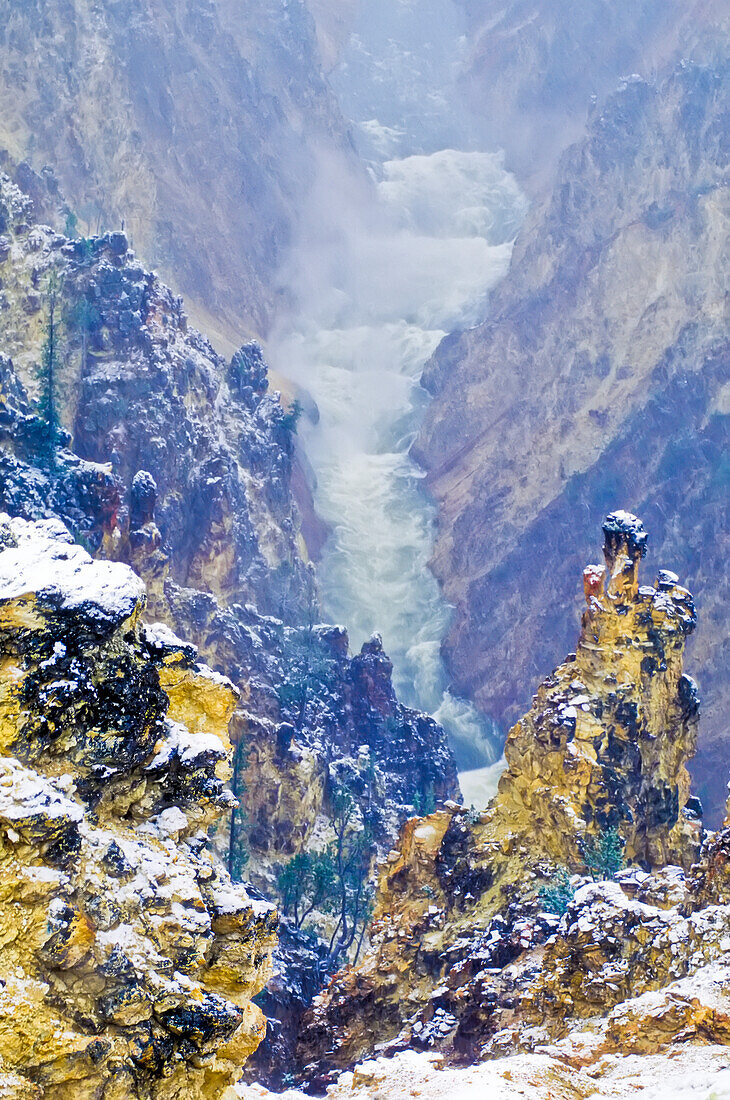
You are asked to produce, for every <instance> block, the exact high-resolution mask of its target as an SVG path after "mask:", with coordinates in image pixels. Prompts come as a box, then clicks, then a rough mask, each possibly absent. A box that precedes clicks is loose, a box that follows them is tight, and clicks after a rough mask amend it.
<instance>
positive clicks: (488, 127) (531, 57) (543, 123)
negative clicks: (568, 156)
mask: <svg viewBox="0 0 730 1100" xmlns="http://www.w3.org/2000/svg"><path fill="white" fill-rule="evenodd" d="M457 3H458V5H459V7H460V8H462V9H463V11H464V14H465V16H466V20H467V24H468V36H467V38H468V47H467V50H466V59H465V64H464V71H463V73H462V76H461V81H462V85H463V90H464V92H465V94H466V97H467V101H468V102H469V103H470V105H471V106H472V108H473V110H474V112H475V114H477V116H479V117H480V118H481V120H482V126H483V128H484V130H485V133H486V135H487V136H488V139H489V140H490V141H491V142H492V143H494V144H497V145H499V146H500V147H502V148H504V149H505V150H506V153H507V159H508V163H509V166H510V168H512V170H514V171H515V172H516V173H517V174H518V176H519V178H520V180H521V182H522V184H523V186H525V187H527V188H528V190H530V191H532V192H533V193H535V192H540V191H541V190H542V189H543V188H544V187H545V186H548V187H550V186H552V183H553V174H554V171H555V167H556V164H557V161H558V158H559V157H560V154H561V153H562V152H563V150H564V149H565V147H566V146H567V145H568V144H570V143H571V142H573V141H576V140H577V139H579V138H580V137H582V135H583V133H584V131H585V127H586V122H587V118H588V115H589V112H590V110H591V106H592V104H595V102H596V101H598V102H603V100H604V99H605V98H606V96H607V95H610V94H611V93H612V92H613V91H614V90H615V88H616V85H617V84H618V82H619V80H621V79H622V78H625V77H627V76H629V75H630V74H631V73H641V74H643V75H646V76H649V75H651V74H652V73H655V72H658V71H660V70H661V69H662V68H663V67H664V66H665V65H666V64H668V63H669V62H671V61H672V59H674V60H675V61H676V60H678V59H679V57H687V56H690V55H691V51H693V50H697V51H700V52H703V51H705V50H706V49H707V48H710V49H712V42H713V39H716V38H717V36H718V32H719V30H720V28H723V27H724V31H725V33H727V30H728V28H729V27H730V23H728V15H727V10H726V7H725V5H724V4H723V3H722V0H692V2H690V3H686V2H681V0H668V2H667V0H638V2H634V3H621V2H618V3H616V2H612V0H567V2H566V0H540V3H536V2H535V0H508V2H507V3H505V2H504V0H487V2H486V3H485V2H484V0H457Z"/></svg>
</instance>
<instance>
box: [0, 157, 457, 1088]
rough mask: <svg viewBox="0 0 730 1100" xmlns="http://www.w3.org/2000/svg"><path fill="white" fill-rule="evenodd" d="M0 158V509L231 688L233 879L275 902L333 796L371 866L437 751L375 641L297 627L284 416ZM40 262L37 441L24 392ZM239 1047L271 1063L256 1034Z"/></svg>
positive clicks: (109, 242)
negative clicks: (289, 866) (54, 338)
mask: <svg viewBox="0 0 730 1100" xmlns="http://www.w3.org/2000/svg"><path fill="white" fill-rule="evenodd" d="M5 166H6V168H7V169H8V171H7V173H6V174H5V175H3V176H0V219H1V220H2V231H3V238H2V239H3V241H4V242H5V243H4V245H3V247H2V248H1V249H0V279H2V287H1V288H0V303H1V304H2V309H1V310H0V507H2V508H4V509H6V510H7V511H8V512H9V513H11V514H12V515H14V516H19V517H22V518H24V519H26V520H39V519H43V520H49V521H55V520H57V519H61V520H62V521H63V522H64V523H65V524H67V525H68V526H69V527H70V529H71V530H72V531H73V533H74V534H75V535H76V537H77V538H78V539H80V540H83V542H84V545H85V546H86V547H87V548H88V549H89V550H90V551H91V552H92V553H93V554H94V555H96V556H98V557H103V558H109V559H114V560H116V561H119V562H124V563H126V564H129V565H131V566H132V567H133V568H134V570H135V572H136V573H137V574H138V575H139V576H141V577H142V578H143V580H144V582H145V584H146V588H147V605H146V609H145V611H144V617H145V618H146V619H147V621H148V622H151V623H154V624H155V638H156V639H158V640H160V644H161V645H162V651H161V652H164V647H165V645H170V646H172V647H173V650H174V649H175V647H177V648H180V647H182V650H183V651H184V652H185V654H187V659H188V660H190V661H196V660H197V659H198V657H200V658H201V659H203V660H205V661H207V662H208V664H210V665H211V666H212V667H214V668H215V669H216V670H217V671H218V672H219V673H222V674H225V675H226V676H228V677H230V678H231V679H232V680H233V681H234V682H235V684H236V686H237V688H238V691H239V695H238V697H237V700H236V703H235V706H234V709H233V715H232V718H231V722H230V735H231V739H232V741H233V742H234V745H235V755H234V776H233V778H232V785H233V787H234V789H235V791H236V793H237V794H238V795H239V796H240V798H241V802H242V806H241V809H240V811H236V813H235V816H232V814H231V813H228V814H226V815H225V816H224V817H223V818H222V819H220V821H219V824H218V827H217V829H216V835H215V838H214V843H215V845H216V848H217V850H218V851H219V852H220V853H221V855H223V856H225V858H226V859H227V860H228V863H229V867H230V869H231V870H232V872H233V873H234V875H236V876H240V875H241V874H245V875H246V877H247V878H248V879H250V880H251V881H252V882H253V883H254V884H255V886H256V887H258V888H259V890H260V891H262V892H263V894H264V895H265V896H266V897H268V898H275V897H276V894H277V886H276V879H277V874H278V871H279V870H280V868H281V865H282V864H283V863H284V862H285V861H286V860H288V859H290V858H292V856H294V855H296V854H298V853H299V852H301V851H303V850H306V849H307V848H308V847H309V846H310V845H311V844H312V843H315V844H320V845H321V844H323V843H326V842H327V840H328V837H329V835H330V834H329V832H328V829H330V822H331V815H332V806H333V795H334V792H335V791H338V792H341V791H343V790H345V791H346V792H348V794H349V796H351V797H352V798H353V799H354V802H355V805H356V811H355V812H356V816H357V818H358V821H359V822H360V823H361V824H363V825H365V826H367V828H368V830H369V834H370V836H371V837H372V843H373V852H372V857H373V859H375V858H376V856H377V855H378V853H380V854H382V853H383V852H384V851H387V850H388V849H389V848H390V846H391V845H392V843H393V841H394V839H395V837H396V836H397V834H398V830H399V828H400V826H401V825H402V823H403V822H404V821H405V820H406V819H407V818H408V817H409V816H411V815H412V814H413V813H414V807H415V806H420V807H423V806H425V805H433V804H434V803H435V802H437V801H438V800H442V799H448V798H450V797H453V796H456V795H458V783H457V778H456V771H455V767H454V762H453V758H452V755H451V752H450V750H449V748H448V745H447V741H446V736H445V733H444V731H443V730H442V729H441V728H440V727H439V726H438V725H437V724H436V723H435V722H434V721H433V720H432V719H431V718H429V717H428V716H426V715H423V714H419V713H417V712H415V711H412V710H410V709H408V708H405V707H403V706H402V705H401V704H400V702H399V701H398V699H397V698H396V695H395V692H394V690H393V686H392V680H391V673H392V667H391V664H390V661H389V660H388V657H387V655H386V654H385V653H384V652H383V649H382V645H381V643H380V640H379V638H377V636H376V637H374V638H373V639H372V640H371V641H370V642H368V643H366V644H365V645H364V646H363V648H362V652H361V653H359V654H356V655H350V653H349V651H348V639H347V634H346V632H345V631H344V630H343V629H342V628H340V627H336V626H331V625H327V624H321V623H319V622H318V608H317V595H316V586H315V578H314V575H313V573H312V571H311V568H310V567H308V566H307V565H306V564H305V561H304V558H303V545H302V540H301V537H300V521H299V514H298V509H297V507H296V505H295V503H294V501H293V494H292V464H293V439H292V429H291V425H290V422H289V421H288V420H287V416H286V414H285V412H284V409H283V408H282V406H281V404H280V402H279V400H278V397H277V395H275V394H270V393H268V376H267V369H266V365H265V363H264V360H263V358H262V355H261V351H260V349H259V348H258V346H257V345H255V344H247V345H244V346H243V347H242V348H241V349H239V351H238V352H237V353H236V354H235V355H234V356H233V357H232V358H231V360H230V361H225V360H224V359H222V358H221V357H220V356H219V355H217V354H216V353H215V351H214V350H213V348H212V347H211V345H210V344H209V343H208V341H206V340H205V339H204V338H203V337H202V336H201V335H200V334H199V333H198V332H196V331H195V329H193V328H192V326H190V325H189V324H188V321H187V317H186V315H185V312H184V310H183V307H182V303H181V300H180V299H179V298H177V297H176V296H175V295H173V294H172V293H171V292H170V291H169V290H168V289H167V288H166V287H165V286H164V285H163V284H162V283H161V282H160V280H159V279H158V278H157V277H156V276H155V275H154V274H153V273H150V272H147V271H145V270H144V269H143V268H142V267H141V265H140V264H139V263H138V261H137V259H136V257H135V255H134V253H132V252H131V251H130V250H129V248H128V242H127V240H126V238H125V236H124V235H123V234H121V233H114V234H104V235H102V236H100V237H93V238H89V239H84V240H83V241H72V240H69V239H68V238H66V237H65V236H64V235H63V234H60V233H57V232H55V231H54V230H53V229H52V228H51V227H50V226H48V225H45V224H41V223H39V222H38V221H37V220H36V219H37V217H38V216H39V215H40V214H43V216H44V217H47V218H48V219H49V220H51V221H52V220H53V215H54V203H56V205H57V201H58V200H57V196H55V194H54V192H53V189H52V188H51V189H50V190H49V187H48V180H47V179H44V178H42V177H37V176H34V175H33V173H32V172H31V171H30V170H29V169H28V168H27V166H26V167H23V166H17V165H14V164H13V163H12V162H11V161H9V160H8V159H6V161H5ZM11 176H12V178H11ZM21 185H22V186H21ZM31 196H32V198H31ZM51 275H55V278H56V282H57V285H58V290H57V297H58V300H57V311H56V315H57V318H58V319H59V320H60V324H59V329H58V335H59V337H60V339H59V344H58V347H59V355H58V363H57V370H56V385H55V387H54V393H55V398H56V412H57V415H58V418H59V422H60V429H59V438H58V446H57V447H55V448H53V447H50V446H49V440H48V426H47V421H46V419H45V418H44V416H43V415H42V414H41V411H40V409H39V405H38V401H37V397H38V393H39V388H40V377H39V376H40V370H39V364H40V363H41V362H42V355H43V343H44V340H45V339H46V335H47V321H48V312H49V310H48V304H49V303H48V299H49V293H50V286H51V281H50V280H51ZM166 632H167V633H166ZM176 636H179V637H182V638H184V639H185V644H184V645H183V643H182V642H179V641H178V640H177V637H176ZM165 639H167V640H166V641H165ZM150 644H152V643H150ZM155 644H156V643H155ZM231 822H232V832H231ZM328 938H329V937H328ZM287 942H288V943H289V946H288V947H287V950H286V953H285V955H284V956H282V957H280V958H279V960H278V962H277V974H279V975H280V976H281V980H280V982H279V988H278V993H277V996H276V997H273V998H270V999H269V1001H268V1002H267V1011H276V1012H280V1014H283V1016H285V1018H284V1019H281V1020H280V1021H279V1023H278V1024H277V1025H276V1026H272V1027H271V1029H270V1035H271V1041H272V1042H273V1043H274V1044H275V1057H276V1061H277V1064H278V1066H279V1069H278V1071H277V1072H278V1073H279V1077H281V1074H282V1073H283V1072H284V1071H285V1070H286V1066H287V1058H290V1057H291V1050H289V1052H288V1053H287V1051H286V1050H285V1049H283V1048H284V1047H286V1045H287V1043H288V1044H289V1047H291V1042H290V1038H289V1039H287V1040H286V1042H284V1043H282V1036H289V1037H291V1036H292V1035H293V1034H294V1033H295V1032H296V1026H297V1020H298V1017H299V1015H300V1014H301V1012H302V1011H303V1009H304V1007H306V1004H307V1003H308V1002H309V1000H310V999H311V996H312V994H313V992H315V991H316V987H315V985H314V984H313V981H312V978H311V971H312V966H311V958H310V957H311V956H312V953H314V957H315V958H316V957H317V953H318V950H319V949H318V948H317V946H316V945H315V946H314V947H313V946H312V944H311V943H309V942H306V941H305V940H304V939H302V938H301V937H299V938H297V937H296V936H292V937H291V939H290V941H287ZM297 953H298V955H297ZM295 955H297V957H298V959H299V962H296V961H295ZM297 966H298V967H299V970H298V971H296V967H297ZM293 968H294V969H293ZM315 970H316V967H315ZM295 971H296V972H295ZM322 977H323V974H322V973H319V978H320V979H321V978H322ZM259 1057H260V1059H261V1065H263V1066H264V1067H265V1069H266V1072H267V1073H268V1072H270V1071H271V1072H273V1071H274V1053H272V1051H271V1050H270V1049H269V1047H267V1049H266V1050H265V1051H264V1050H262V1052H261V1054H260V1055H259ZM277 1079H278V1078H277Z"/></svg>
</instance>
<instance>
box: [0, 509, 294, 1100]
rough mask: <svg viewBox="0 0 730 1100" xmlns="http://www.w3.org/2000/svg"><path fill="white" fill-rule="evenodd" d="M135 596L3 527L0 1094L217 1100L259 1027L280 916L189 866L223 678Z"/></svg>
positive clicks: (215, 760) (208, 808) (67, 551)
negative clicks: (259, 1001)
mask: <svg viewBox="0 0 730 1100" xmlns="http://www.w3.org/2000/svg"><path fill="white" fill-rule="evenodd" d="M144 604H145V591H144V585H143V584H142V582H141V581H140V579H139V578H138V577H136V576H135V575H134V573H133V572H132V570H131V569H129V567H128V566H125V565H122V564H120V563H110V562H95V561H94V560H93V559H92V558H91V557H90V555H89V554H87V553H86V551H85V550H83V549H82V547H80V546H78V545H76V544H74V542H73V539H72V537H71V536H70V534H69V533H68V532H67V531H66V530H65V529H64V528H63V525H62V524H60V523H59V522H58V521H57V520H41V521H39V522H38V523H35V524H34V523H29V522H27V521H25V520H21V519H10V518H9V517H8V516H7V515H0V640H1V642H2V660H1V661H0V730H1V731H2V754H1V755H0V864H1V866H2V891H1V896H0V927H1V928H2V946H1V947H0V952H1V953H2V969H3V981H2V987H1V988H0V1091H1V1092H2V1094H3V1095H4V1096H8V1097H15V1098H18V1100H20V1098H22V1100H36V1098H38V1100H40V1098H41V1097H48V1098H49V1100H50V1098H52V1097H53V1098H56V1100H66V1098H68V1100H91V1098H92V1097H99V1096H105V1097H109V1098H110V1100H111V1098H113V1097H119V1098H120V1100H121V1098H122V1097H129V1096H138V1097H140V1098H142V1097H144V1098H151V1097H155V1098H157V1100H162V1098H169V1100H173V1098H174V1097H179V1096H181V1095H185V1096H186V1097H189V1098H190V1100H193V1098H198V1097H200V1098H202V1097H211V1096H220V1095H221V1094H222V1093H223V1092H224V1091H225V1089H226V1088H227V1086H228V1085H230V1084H232V1083H233V1082H234V1081H235V1080H236V1079H237V1078H238V1076H239V1075H240V1067H241V1065H242V1064H243V1062H244V1061H245V1059H246V1058H247V1057H248V1055H249V1054H250V1053H251V1051H252V1050H254V1049H255V1048H256V1046H257V1045H258V1043H259V1042H260V1040H261V1037H262V1035H263V1032H264V1029H265V1021H264V1018H263V1014H262V1012H261V1010H260V1009H259V1008H258V1007H257V1006H256V1005H254V1004H253V1003H252V1000H251V998H252V997H253V996H254V995H255V994H256V993H257V992H259V991H260V990H261V988H262V987H263V986H264V984H265V983H266V981H267V979H268V977H269V974H270V971H271V951H272V949H273V947H274V946H275V943H276V936H275V930H276V922H277V914H276V910H275V909H274V908H273V907H272V906H270V905H266V904H262V903H261V902H258V901H252V900H251V899H250V897H249V895H248V894H247V892H246V890H245V889H244V888H243V887H242V886H241V885H240V884H234V883H233V882H232V881H231V879H230V877H229V875H228V873H227V872H226V870H225V869H224V867H223V866H222V865H221V864H220V863H219V862H218V861H216V860H213V859H211V857H210V855H209V853H208V852H207V850H206V849H207V844H206V839H207V837H206V830H207V829H208V828H209V827H210V825H211V824H212V823H213V822H214V821H215V819H216V818H218V817H221V816H222V815H224V814H226V813H227V812H228V811H229V809H230V805H231V802H232V795H231V793H230V791H229V790H228V789H227V787H226V785H225V784H226V780H227V779H228V778H229V776H230V768H229V757H230V747H231V746H230V742H229V740H228V734H227V726H228V721H229V719H230V716H231V713H232V711H233V708H234V706H235V702H236V695H237V692H236V690H235V688H234V687H233V685H232V684H231V683H230V682H229V681H227V680H225V679H224V678H223V677H221V676H219V675H217V674H216V673H214V672H212V670H211V669H209V668H207V667H206V666H204V665H201V664H199V663H198V662H197V661H196V660H195V658H194V657H191V654H190V653H189V652H185V651H184V650H182V649H181V648H176V647H175V646H171V645H170V644H169V643H168V642H167V640H166V639H165V638H164V637H163V638H162V639H160V638H159V632H155V631H150V630H149V628H146V627H145V626H144V625H143V622H142V618H141V615H142V611H143V609H144Z"/></svg>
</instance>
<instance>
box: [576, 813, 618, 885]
mask: <svg viewBox="0 0 730 1100" xmlns="http://www.w3.org/2000/svg"><path fill="white" fill-rule="evenodd" d="M582 852H583V859H584V860H585V864H586V867H587V868H588V873H589V875H590V876H591V878H592V879H593V880H594V881H595V882H599V881H601V880H602V879H607V878H613V876H614V875H615V874H616V873H617V872H618V871H620V870H621V868H622V867H623V865H624V842H623V840H622V839H621V834H620V833H619V831H618V829H617V828H616V827H615V826H614V827H613V828H611V829H604V830H602V831H601V832H600V833H598V835H597V836H595V837H589V838H588V839H587V840H586V841H584V843H583V846H582Z"/></svg>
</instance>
